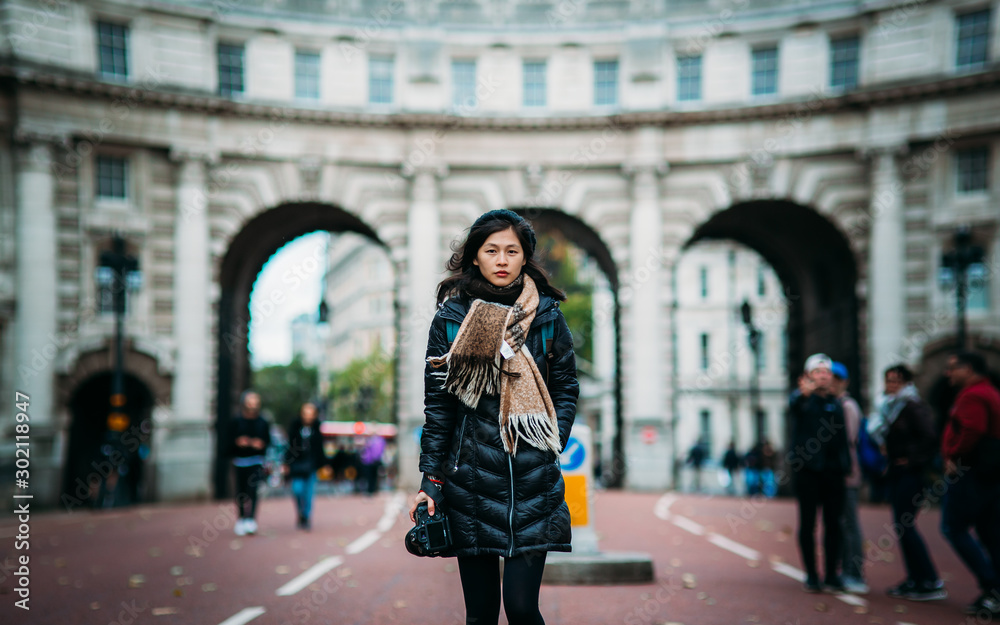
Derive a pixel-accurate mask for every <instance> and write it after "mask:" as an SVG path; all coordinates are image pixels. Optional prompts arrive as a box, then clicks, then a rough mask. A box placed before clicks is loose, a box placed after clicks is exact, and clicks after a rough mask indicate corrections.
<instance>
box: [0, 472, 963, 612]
mask: <svg viewBox="0 0 1000 625" xmlns="http://www.w3.org/2000/svg"><path fill="white" fill-rule="evenodd" d="M392 498H393V494H390V493H383V494H381V495H379V496H378V497H375V498H365V497H353V496H351V497H325V498H317V500H316V502H315V511H314V525H313V531H312V532H309V533H303V532H299V531H296V530H295V528H294V520H293V517H294V514H293V504H292V502H291V501H290V500H289V499H267V500H264V501H263V502H262V505H261V510H260V513H259V515H258V520H259V522H260V525H261V532H260V534H259V535H257V536H247V537H242V538H241V537H236V536H234V535H233V533H232V521H233V515H232V513H233V506H232V505H231V504H229V503H211V504H192V505H170V506H168V505H156V506H141V507H136V508H131V509H126V510H116V511H108V512H75V513H72V514H56V513H51V514H44V515H34V516H33V517H32V519H31V548H30V550H29V552H28V553H29V554H30V557H31V563H30V564H31V566H30V570H31V572H30V589H31V599H30V606H31V610H30V612H24V611H23V610H20V609H18V608H15V607H14V602H15V601H17V600H18V599H19V597H18V596H17V595H16V594H15V593H14V592H13V588H14V584H15V583H16V582H15V577H14V576H13V570H10V571H8V570H7V569H4V570H3V572H0V577H2V578H3V579H2V580H0V623H4V624H7V623H14V624H17V625H20V624H22V623H23V624H29V623H30V624H31V625H47V624H50V623H51V624H58V625H88V624H91V623H93V624H100V625H105V624H108V623H119V624H121V625H129V624H130V623H156V624H162V625H172V624H175V623H177V624H185V625H188V624H190V625H219V624H221V623H223V622H224V621H226V620H227V619H229V618H230V617H233V616H234V615H237V614H238V613H241V611H243V610H244V609H246V608H255V607H259V608H263V610H264V612H263V613H262V614H260V615H259V616H256V617H255V618H253V619H252V620H249V621H248V622H249V623H251V625H269V624H274V625H282V624H285V623H288V624H290V625H293V624H305V623H308V624H313V623H335V624H338V625H339V624H349V623H358V624H382V623H406V624H428V625H431V624H433V625H461V624H462V623H464V609H463V604H462V594H461V590H460V583H459V578H458V573H457V568H456V564H455V560H454V559H426V558H415V557H412V556H410V555H408V554H407V553H406V552H405V550H404V548H403V544H402V536H403V535H404V534H405V531H406V529H408V527H409V526H410V523H409V520H408V519H407V518H406V517H405V514H406V512H405V510H404V511H403V512H401V513H400V514H397V515H395V516H394V517H393V520H394V524H393V525H392V526H391V527H389V528H388V529H387V531H385V532H384V533H378V534H369V533H368V532H373V531H374V532H379V530H378V529H377V527H376V526H377V524H378V523H379V520H380V519H381V518H382V517H383V515H384V514H386V510H387V508H391V506H390V504H391V502H392ZM408 502H409V495H407V496H406V500H405V503H406V505H408ZM658 511H659V515H658V514H657V512H658ZM593 515H594V524H595V528H596V530H597V532H598V535H599V537H600V540H601V543H600V544H601V549H602V550H604V551H644V552H646V553H649V554H650V555H651V556H652V558H653V561H654V564H655V568H656V583H655V584H649V585H634V586H600V587H593V586H591V587H555V586H545V587H543V589H542V595H541V609H542V614H543V615H544V617H545V620H546V622H547V623H549V625H554V624H560V623H563V624H572V625H578V624H581V625H582V624H604V623H621V624H623V625H633V624H634V625H638V624H653V625H661V624H664V623H669V624H671V625H673V624H678V623H680V624H685V625H690V624H693V623H698V624H713V623H718V624H726V625H732V624H735V623H748V624H777V625H786V624H787V625H799V624H804V625H811V624H814V623H815V624H817V625H823V624H838V625H839V624H847V625H853V624H857V625H862V624H867V623H873V624H884V625H895V624H897V623H912V624H915V625H967V624H968V625H971V624H972V623H976V620H975V619H974V618H970V617H966V616H964V615H963V614H962V612H961V609H962V606H963V605H965V604H966V603H968V602H969V601H971V600H972V599H973V598H974V597H975V595H976V589H975V585H974V583H973V580H972V578H971V576H970V575H969V574H968V572H967V571H966V570H965V569H964V567H962V565H961V564H960V563H959V561H958V560H957V558H956V557H955V555H954V553H953V552H952V551H951V549H950V548H948V546H947V545H946V544H945V542H944V540H943V539H942V537H941V535H940V532H939V531H938V522H939V518H940V517H939V512H938V511H936V510H934V511H931V512H930V513H928V514H926V515H924V516H922V517H921V519H920V522H919V527H920V529H921V531H922V533H923V535H924V538H925V540H926V541H927V542H928V545H929V547H930V549H931V552H932V555H933V557H934V561H935V563H936V564H937V566H938V568H939V572H940V573H941V575H942V577H943V578H944V579H945V580H946V582H947V588H948V590H949V592H950V593H951V596H950V597H949V598H948V599H946V600H944V601H937V602H930V603H913V602H908V601H900V600H894V599H891V598H889V597H887V596H885V594H884V589H885V588H886V587H888V586H890V585H892V584H894V583H896V582H898V581H900V580H901V579H902V577H903V573H902V565H901V563H900V561H899V553H898V550H897V549H896V548H895V545H894V544H891V543H893V542H894V541H891V540H890V539H889V538H888V536H889V534H888V530H887V529H886V528H885V527H884V524H885V523H887V522H888V519H889V511H888V508H886V507H863V508H862V511H861V516H862V524H863V528H864V531H865V533H866V538H868V539H871V540H875V541H878V542H879V544H880V546H881V547H887V549H872V550H870V551H869V554H870V556H871V557H872V558H873V560H874V561H872V562H870V563H869V565H868V569H867V574H868V578H869V582H870V583H871V585H872V587H873V591H872V593H870V594H869V595H867V596H866V597H865V603H866V605H864V606H854V605H848V604H847V603H844V602H843V601H841V600H840V599H838V598H837V597H834V596H831V595H810V594H806V593H804V592H802V591H801V589H800V588H801V584H800V583H799V582H796V581H794V580H792V579H790V578H789V577H786V576H785V575H782V574H780V573H778V572H776V571H775V570H774V563H781V562H784V563H787V564H790V565H791V566H794V567H796V568H800V561H799V557H798V553H797V548H796V542H795V534H794V528H795V518H796V517H795V505H794V502H792V501H788V500H770V501H765V502H753V501H750V500H747V499H740V498H729V497H706V496H698V495H680V494H674V493H668V494H666V495H662V494H644V493H627V492H614V491H607V492H599V493H597V494H596V496H595V499H594V502H593ZM678 517H682V518H680V519H679V518H678ZM744 521H745V522H744ZM678 523H679V524H680V525H683V526H685V527H687V528H688V529H682V527H680V526H679V525H678ZM217 528H221V529H217ZM14 529H15V528H14V524H13V521H12V519H11V517H10V516H7V517H5V518H3V519H0V558H5V559H6V558H12V557H13V556H15V555H19V552H15V551H14V549H13V547H14V538H13V536H14V533H15V532H14ZM383 529H385V528H383ZM692 530H693V531H696V532H697V531H699V530H700V535H698V534H696V533H692ZM362 537H365V539H366V540H362V541H359V542H355V541H358V539H361V538H362ZM719 537H722V538H723V539H729V540H731V541H735V542H736V543H738V545H737V546H736V547H735V548H736V550H737V551H740V552H741V553H742V555H737V554H735V553H732V552H731V551H729V550H726V549H724V548H721V547H719V546H718V543H722V544H725V545H728V546H730V548H733V547H732V545H731V544H730V543H728V542H726V541H725V540H720V538H719ZM880 537H881V538H880ZM372 541H373V542H372ZM713 541H714V542H713ZM365 543H369V544H370V546H367V547H366V548H365V547H364V544H365ZM352 544H353V545H354V547H355V549H351V550H350V551H351V552H350V553H349V552H348V549H347V548H348V546H349V545H352ZM739 545H742V546H744V547H747V548H750V549H751V550H755V551H756V552H758V554H759V556H760V559H759V560H748V559H747V557H746V556H747V555H748V553H747V552H745V550H742V549H740V548H739ZM329 556H337V557H340V558H342V559H343V563H342V564H340V565H339V566H337V567H336V568H333V569H332V570H330V571H329V572H328V573H326V574H325V575H323V576H322V577H319V578H318V579H317V580H316V581H315V582H313V583H312V584H310V585H308V586H307V587H305V588H304V589H302V590H301V591H299V592H297V593H295V594H292V595H289V596H278V595H277V594H276V591H277V590H278V589H279V588H280V587H282V586H283V585H285V584H286V583H288V582H289V581H291V580H292V579H293V578H295V577H296V576H298V575H300V574H301V573H302V572H303V571H304V570H306V569H308V568H309V567H311V566H312V565H314V564H316V563H317V562H318V561H320V560H322V559H324V558H326V557H329ZM779 566H780V565H779ZM136 576H141V577H136ZM130 579H131V582H130ZM243 614H246V613H243ZM505 622H506V621H505V619H504V618H503V617H502V616H501V623H505Z"/></svg>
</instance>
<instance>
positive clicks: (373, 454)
mask: <svg viewBox="0 0 1000 625" xmlns="http://www.w3.org/2000/svg"><path fill="white" fill-rule="evenodd" d="M384 452H385V439H384V438H382V437H381V436H379V435H378V434H370V435H368V436H367V437H366V439H365V446H364V447H362V448H361V475H362V477H363V478H364V488H365V490H364V492H365V493H367V494H368V496H369V497H370V496H372V495H374V494H375V493H377V492H378V472H379V469H380V468H381V467H382V454H383V453H384Z"/></svg>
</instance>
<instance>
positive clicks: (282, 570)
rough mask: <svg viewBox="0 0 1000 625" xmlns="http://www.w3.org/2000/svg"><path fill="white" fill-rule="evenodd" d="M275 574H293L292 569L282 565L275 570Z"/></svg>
mask: <svg viewBox="0 0 1000 625" xmlns="http://www.w3.org/2000/svg"><path fill="white" fill-rule="evenodd" d="M274 572H275V573H277V574H278V575H288V574H289V573H291V572H292V567H290V566H285V565H284V564H282V565H280V566H276V567H275V568H274Z"/></svg>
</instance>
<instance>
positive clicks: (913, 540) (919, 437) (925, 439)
mask: <svg viewBox="0 0 1000 625" xmlns="http://www.w3.org/2000/svg"><path fill="white" fill-rule="evenodd" d="M885 396H886V399H885V401H884V402H883V403H882V407H881V410H880V412H879V414H878V415H876V416H875V417H873V418H872V420H871V422H870V423H869V433H870V434H871V435H872V438H874V439H875V441H876V442H878V443H880V444H882V445H883V446H884V447H885V451H886V458H887V461H888V469H887V473H886V476H887V480H886V481H887V483H888V485H889V499H890V502H891V503H892V521H893V524H892V527H893V531H894V533H895V534H896V539H897V541H898V542H899V550H900V551H901V552H902V554H903V565H904V566H905V567H906V579H905V580H903V581H902V582H900V583H899V584H897V585H896V586H893V587H892V588H889V589H888V591H887V594H888V595H889V596H890V597H896V598H899V599H909V600H911V601H930V600H934V599H944V598H945V597H947V596H948V592H947V591H946V590H945V589H944V583H943V582H942V581H941V578H940V577H938V573H937V568H935V566H934V562H933V561H932V560H931V555H930V553H929V552H928V551H927V545H926V544H925V543H924V539H923V537H922V536H921V535H920V532H919V531H918V530H917V516H918V515H919V513H920V510H921V509H922V508H923V507H925V501H926V500H925V495H924V493H926V492H927V487H928V486H929V480H928V477H927V473H928V470H929V469H930V467H931V462H932V461H933V460H934V455H935V453H936V449H935V447H936V445H937V439H936V435H935V432H934V414H933V412H932V411H931V407H930V406H929V405H927V402H925V401H924V400H922V399H921V398H920V394H919V393H918V392H917V388H916V387H915V386H914V385H913V372H912V371H910V369H909V368H907V367H906V365H903V364H897V365H893V366H891V367H889V368H888V369H886V370H885Z"/></svg>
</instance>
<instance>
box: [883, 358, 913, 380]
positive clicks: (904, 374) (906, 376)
mask: <svg viewBox="0 0 1000 625" xmlns="http://www.w3.org/2000/svg"><path fill="white" fill-rule="evenodd" d="M890 373H895V374H896V375H898V376H899V379H900V380H902V381H903V382H905V383H907V384H908V383H910V382H912V381H913V372H912V371H910V368H909V367H907V366H906V365H904V364H903V363H899V364H896V365H892V366H891V367H889V368H888V369H886V370H885V373H884V374H882V377H883V378H884V377H885V376H887V375H889V374H890Z"/></svg>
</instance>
